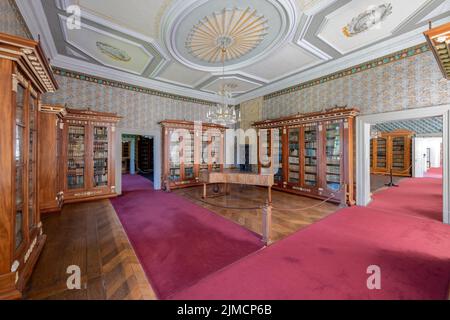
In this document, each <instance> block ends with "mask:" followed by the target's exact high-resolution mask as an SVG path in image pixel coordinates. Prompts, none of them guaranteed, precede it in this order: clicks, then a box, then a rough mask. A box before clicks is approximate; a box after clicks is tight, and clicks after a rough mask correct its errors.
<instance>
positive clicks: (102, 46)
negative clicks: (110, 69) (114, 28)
mask: <svg viewBox="0 0 450 320" xmlns="http://www.w3.org/2000/svg"><path fill="white" fill-rule="evenodd" d="M96 45H97V48H98V49H99V50H100V52H101V53H103V54H104V55H106V56H108V57H109V58H111V59H113V60H116V61H122V62H128V61H130V60H131V57H130V56H129V55H128V53H127V52H126V51H124V50H121V49H119V48H116V47H113V46H111V45H109V44H107V43H104V42H100V41H97V43H96Z"/></svg>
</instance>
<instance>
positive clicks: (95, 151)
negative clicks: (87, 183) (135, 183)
mask: <svg viewBox="0 0 450 320" xmlns="http://www.w3.org/2000/svg"><path fill="white" fill-rule="evenodd" d="M110 130H111V129H110V127H108V126H106V125H104V126H102V125H94V126H93V127H92V140H91V141H92V166H93V167H92V187H93V188H94V189H99V188H100V189H102V188H108V187H109V185H110V171H111V164H110V157H111V154H110V152H111V151H110V146H111V133H110Z"/></svg>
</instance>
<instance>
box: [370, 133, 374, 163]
mask: <svg viewBox="0 0 450 320" xmlns="http://www.w3.org/2000/svg"><path fill="white" fill-rule="evenodd" d="M373 144H374V139H372V140H370V167H371V168H372V167H373Z"/></svg>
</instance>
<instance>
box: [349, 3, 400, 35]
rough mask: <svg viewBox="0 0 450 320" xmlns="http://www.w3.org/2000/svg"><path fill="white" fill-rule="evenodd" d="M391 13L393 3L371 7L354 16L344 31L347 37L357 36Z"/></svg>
mask: <svg viewBox="0 0 450 320" xmlns="http://www.w3.org/2000/svg"><path fill="white" fill-rule="evenodd" d="M391 14H392V4H390V3H385V4H382V5H380V6H378V7H373V8H370V9H369V10H366V11H364V12H363V13H361V14H359V15H358V16H357V17H355V18H353V19H352V21H351V22H350V23H349V24H348V25H347V26H345V27H344V28H343V29H342V32H343V33H344V35H345V36H346V37H353V36H356V35H358V34H360V33H362V32H364V31H367V30H370V29H372V28H374V27H375V26H377V25H378V24H379V23H381V22H382V21H384V20H385V19H386V18H387V17H388V16H390V15H391Z"/></svg>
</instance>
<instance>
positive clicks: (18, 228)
mask: <svg viewBox="0 0 450 320" xmlns="http://www.w3.org/2000/svg"><path fill="white" fill-rule="evenodd" d="M14 229H15V230H14V238H15V239H14V241H15V242H14V243H15V249H18V248H19V247H20V245H21V244H22V242H23V211H22V210H17V211H16V221H15V228H14Z"/></svg>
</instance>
